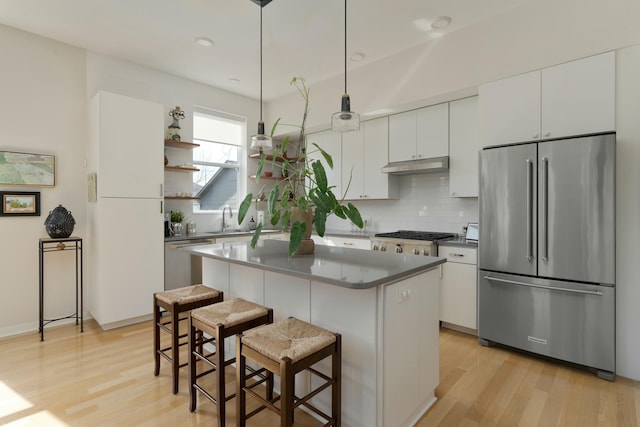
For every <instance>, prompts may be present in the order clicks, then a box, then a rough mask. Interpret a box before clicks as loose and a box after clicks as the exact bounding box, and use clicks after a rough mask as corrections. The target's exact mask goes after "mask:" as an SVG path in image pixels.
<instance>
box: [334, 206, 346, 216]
mask: <svg viewBox="0 0 640 427" xmlns="http://www.w3.org/2000/svg"><path fill="white" fill-rule="evenodd" d="M344 211H345V208H344V207H343V206H342V205H338V206H336V207H335V208H334V209H333V213H334V214H336V216H337V217H338V218H342V219H347V216H346V215H345V213H344Z"/></svg>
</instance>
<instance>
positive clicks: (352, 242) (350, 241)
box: [311, 234, 371, 250]
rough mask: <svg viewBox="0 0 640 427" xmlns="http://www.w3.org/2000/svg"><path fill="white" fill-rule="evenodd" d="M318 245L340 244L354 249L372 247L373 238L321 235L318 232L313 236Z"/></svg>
mask: <svg viewBox="0 0 640 427" xmlns="http://www.w3.org/2000/svg"><path fill="white" fill-rule="evenodd" d="M311 239H313V242H314V243H315V244H316V245H326V246H340V247H343V248H352V249H367V250H368V249H371V240H369V238H368V237H364V236H363V237H336V236H326V235H325V236H324V237H320V236H318V235H316V234H314V235H312V236H311Z"/></svg>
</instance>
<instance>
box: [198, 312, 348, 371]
mask: <svg viewBox="0 0 640 427" xmlns="http://www.w3.org/2000/svg"><path fill="white" fill-rule="evenodd" d="M201 310H202V309H201ZM335 341H336V336H335V334H334V333H333V332H329V331H327V330H326V329H322V328H319V327H317V326H315V325H312V324H310V323H307V322H303V321H301V320H298V319H296V318H294V317H290V318H288V319H285V320H282V321H280V322H276V323H273V324H271V325H265V326H261V327H258V328H255V329H252V330H249V331H247V332H245V333H244V334H243V335H242V344H243V345H245V346H247V347H250V348H252V349H254V350H255V351H257V352H258V353H260V354H262V355H264V356H267V357H268V358H269V359H271V360H273V361H276V362H279V361H280V360H281V359H284V358H285V357H288V358H289V359H291V361H292V362H293V363H296V362H297V361H299V360H300V359H302V358H304V357H307V356H309V355H311V354H313V353H315V352H317V351H318V350H320V349H322V348H324V347H326V346H328V345H329V344H332V343H334V342H335Z"/></svg>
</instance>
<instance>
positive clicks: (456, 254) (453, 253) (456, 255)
mask: <svg viewBox="0 0 640 427" xmlns="http://www.w3.org/2000/svg"><path fill="white" fill-rule="evenodd" d="M449 256H452V257H463V256H464V254H459V253H455V252H450V253H449Z"/></svg>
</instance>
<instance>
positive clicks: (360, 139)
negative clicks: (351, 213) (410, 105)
mask: <svg viewBox="0 0 640 427" xmlns="http://www.w3.org/2000/svg"><path fill="white" fill-rule="evenodd" d="M388 151H389V118H388V117H381V118H379V119H375V120H370V121H366V122H364V123H363V124H362V127H361V129H360V131H358V132H346V133H343V134H342V159H343V162H342V188H343V189H345V190H346V189H347V185H348V184H349V178H350V177H351V184H350V185H349V189H348V191H347V194H346V197H345V198H346V199H350V200H360V199H392V198H397V197H398V177H396V176H392V175H388V174H385V173H382V172H381V171H380V170H381V169H382V167H383V166H385V165H386V164H387V163H388V160H389V157H388V154H387V153H388Z"/></svg>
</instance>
